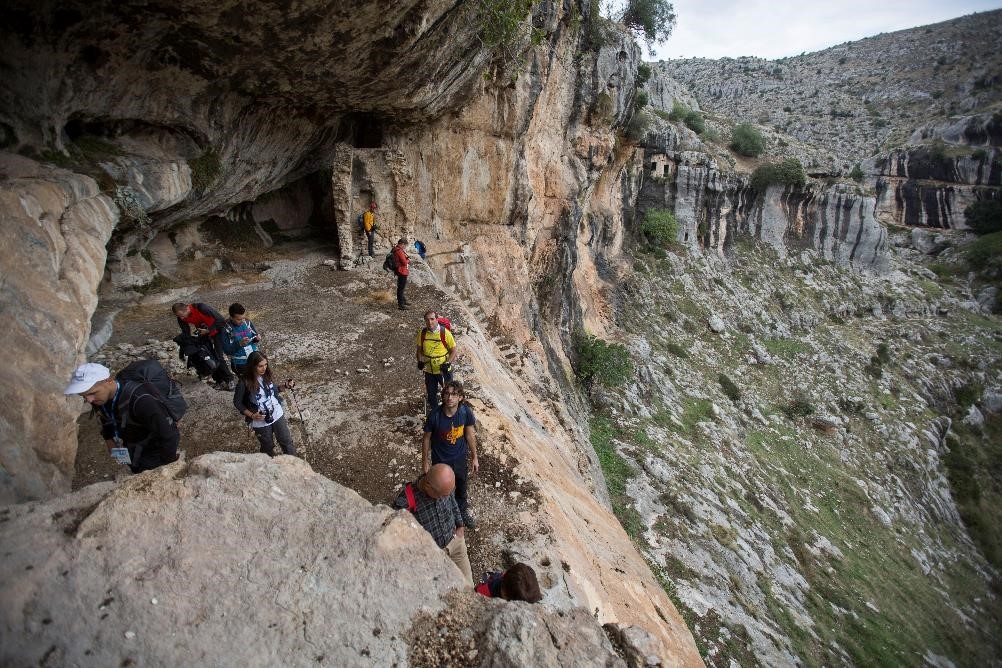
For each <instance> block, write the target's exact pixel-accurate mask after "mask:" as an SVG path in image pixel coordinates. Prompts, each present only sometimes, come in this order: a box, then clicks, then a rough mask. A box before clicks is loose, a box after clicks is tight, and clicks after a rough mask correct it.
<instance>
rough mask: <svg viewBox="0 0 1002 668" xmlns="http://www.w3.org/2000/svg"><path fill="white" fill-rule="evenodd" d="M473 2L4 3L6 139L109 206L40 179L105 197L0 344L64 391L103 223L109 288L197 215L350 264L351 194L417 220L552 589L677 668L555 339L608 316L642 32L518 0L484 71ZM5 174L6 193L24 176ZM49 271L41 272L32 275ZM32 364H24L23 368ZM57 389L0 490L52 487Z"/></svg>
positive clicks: (148, 271)
mask: <svg viewBox="0 0 1002 668" xmlns="http://www.w3.org/2000/svg"><path fill="white" fill-rule="evenodd" d="M471 7H472V5H467V4H463V3H461V4H459V5H446V4H444V3H430V4H429V3H414V4H402V3H394V6H393V8H392V9H387V8H386V7H385V6H384V4H383V3H368V4H365V3H363V4H362V5H361V6H357V5H356V6H355V7H353V9H352V10H351V15H350V16H347V15H344V14H342V13H340V12H341V10H339V9H338V8H333V9H329V8H325V11H324V12H321V11H320V10H319V9H318V8H319V5H315V4H309V3H307V4H300V5H297V8H296V9H293V10H289V11H288V12H281V13H278V12H276V11H275V10H274V9H272V8H271V7H269V6H265V5H264V4H260V3H246V2H240V3H235V2H233V3H221V4H220V3H217V4H216V5H213V6H212V7H206V6H202V5H194V4H193V5H191V6H188V5H181V6H178V5H176V4H175V5H167V4H163V3H160V4H158V3H154V4H153V5H147V6H146V8H145V9H144V14H143V16H141V17H140V16H135V17H134V16H130V15H126V14H124V13H123V12H124V11H125V10H119V8H118V6H117V5H113V4H112V3H107V4H100V5H97V6H90V5H87V6H84V5H83V4H82V3H81V4H79V5H74V4H72V3H71V4H70V5H65V4H61V5H59V7H58V8H57V7H56V5H55V3H51V4H42V5H28V4H27V3H14V4H13V5H9V6H7V7H5V9H4V10H3V11H4V18H5V19H7V20H6V21H4V25H5V26H7V30H8V31H9V33H10V34H9V35H7V40H6V44H5V47H4V51H3V63H4V64H5V65H7V66H8V69H10V70H12V71H14V72H16V75H15V76H13V77H11V78H5V80H4V82H3V84H0V101H2V114H3V117H2V119H0V121H2V122H3V124H4V125H3V132H4V138H5V144H6V145H7V146H8V147H11V148H15V147H16V148H18V150H20V151H22V152H25V153H32V154H34V155H36V156H39V157H48V158H51V155H52V154H48V153H43V149H45V150H50V151H59V150H61V149H65V151H66V154H67V155H65V156H64V157H63V158H59V159H60V160H65V161H67V162H68V163H69V164H71V165H72V166H74V167H76V168H78V169H80V170H81V171H86V172H88V173H92V174H93V175H94V176H95V177H96V178H97V179H98V181H99V182H100V183H101V184H102V187H103V188H105V189H106V190H107V191H108V192H109V193H110V194H111V193H113V194H114V195H115V202H116V208H117V209H118V210H120V211H121V212H122V221H121V222H120V223H119V224H118V226H117V227H116V226H115V209H114V208H111V207H110V206H108V202H109V200H108V198H107V197H101V196H99V195H98V191H97V186H96V185H94V184H95V182H94V181H93V180H91V179H87V178H85V177H81V176H79V175H73V174H71V173H68V174H67V175H66V176H65V177H64V176H58V177H53V180H54V181H56V182H58V180H59V179H62V178H67V179H78V180H79V181H80V182H81V183H84V184H88V185H89V187H90V188H91V190H90V191H87V194H88V195H90V196H92V198H93V199H95V200H96V201H97V202H99V203H102V204H103V205H104V206H105V207H106V211H104V212H102V213H103V214H105V215H104V217H103V218H102V217H100V216H99V217H97V220H99V221H104V222H103V224H102V225H98V226H97V227H98V231H99V232H100V234H97V235H96V237H97V239H98V240H99V241H98V242H97V243H96V244H93V245H92V247H90V248H87V249H86V251H87V252H83V253H81V254H80V264H81V265H82V267H83V269H82V273H83V275H85V276H86V277H87V279H88V281H87V283H86V285H85V286H84V287H85V288H86V289H84V290H82V292H83V293H85V295H84V296H81V297H79V298H78V299H77V302H76V303H68V304H65V305H63V304H61V305H59V306H58V307H53V308H51V309H50V310H49V311H48V313H50V314H52V317H53V318H61V319H62V320H64V321H70V322H76V323H81V324H82V326H81V327H80V328H79V330H73V329H69V330H67V331H59V332H56V333H54V334H53V338H55V339H56V345H48V346H47V348H46V350H41V351H35V350H32V349H31V348H30V346H29V345H28V344H27V343H25V344H24V345H23V346H21V347H18V348H17V349H16V352H17V353H20V352H22V351H25V352H27V351H30V352H31V353H32V354H33V356H34V359H37V360H38V364H39V365H42V366H44V367H45V369H46V372H47V373H48V374H49V375H50V376H51V378H52V379H54V380H51V381H50V384H53V387H45V388H41V389H42V390H44V391H45V394H46V396H50V397H55V399H53V400H54V401H58V402H63V400H62V399H61V398H60V397H59V390H61V385H62V383H63V382H64V380H65V378H66V377H67V375H68V373H69V371H70V369H72V367H73V365H74V364H76V363H77V362H78V361H80V360H81V359H82V353H83V350H84V343H85V342H86V340H87V335H88V333H89V332H88V329H89V328H88V327H87V326H86V324H85V323H86V322H87V321H88V320H89V318H90V316H91V314H92V313H93V311H94V306H95V301H96V298H95V294H96V291H97V283H98V279H99V277H100V275H101V273H102V272H103V271H104V270H105V255H104V252H105V251H104V245H103V244H104V243H106V242H108V241H109V238H110V243H109V245H108V249H109V251H110V259H109V261H108V265H107V272H106V274H107V276H106V277H107V281H106V283H105V288H104V289H105V292H104V294H105V296H108V297H111V296H117V297H119V298H121V297H122V296H126V295H127V294H128V293H127V292H126V291H127V290H128V289H129V288H130V287H131V286H134V285H138V284H142V283H146V282H148V281H149V280H150V279H151V278H152V277H153V276H154V275H155V273H156V272H158V271H160V269H159V268H158V267H164V268H169V266H170V264H171V255H172V254H173V255H174V256H175V259H176V255H177V254H178V253H181V252H183V251H185V250H186V249H188V248H190V245H191V244H192V243H193V242H194V241H196V240H197V239H198V237H199V236H200V232H199V231H198V227H199V225H200V224H201V223H202V222H203V221H204V220H206V219H208V218H210V217H212V218H213V220H214V224H218V223H219V221H220V220H223V221H225V222H224V223H223V224H228V225H232V226H234V227H238V226H241V225H249V226H253V227H254V228H255V231H256V232H258V234H259V236H262V238H263V237H264V236H265V235H266V234H267V231H266V230H265V229H264V227H266V223H269V222H270V223H274V224H275V227H276V228H279V229H290V228H296V227H301V226H302V224H303V221H308V222H310V223H311V224H316V225H319V226H320V227H322V228H323V232H324V233H326V234H329V237H328V238H330V239H333V241H334V242H335V245H336V247H337V249H338V254H339V256H340V262H341V264H342V266H344V267H350V266H352V265H353V264H354V261H355V257H356V255H357V252H358V248H357V246H356V245H355V241H354V240H353V239H352V226H353V225H354V216H355V214H356V213H357V211H358V210H359V209H360V208H361V206H362V205H364V204H366V203H368V202H369V201H375V202H376V203H377V206H378V211H379V223H380V226H381V235H382V239H381V242H385V241H386V240H395V238H396V237H398V236H407V237H408V238H414V237H417V238H421V239H422V240H425V241H426V243H427V244H428V245H429V247H430V250H431V251H432V254H431V255H430V264H431V266H432V268H433V269H435V271H436V275H437V277H438V280H440V281H441V282H442V283H443V284H444V285H445V286H446V287H448V288H451V289H454V290H455V291H456V293H457V294H458V295H459V296H461V297H462V298H463V299H464V300H465V301H466V302H467V303H469V304H470V305H471V316H472V317H473V318H474V319H477V320H479V321H480V322H482V323H483V324H484V325H485V326H487V328H488V331H489V332H490V333H491V334H492V337H491V339H490V340H489V341H490V343H488V341H484V342H483V343H484V348H483V350H478V351H477V354H476V355H475V356H474V361H473V363H474V365H475V366H477V368H478V369H479V370H481V371H482V372H483V373H484V374H488V375H489V373H492V372H493V373H496V374H497V379H496V385H497V388H496V392H497V394H498V396H500V397H503V398H504V402H503V408H504V414H505V415H506V416H508V418H507V421H506V422H505V424H503V425H498V428H499V429H507V430H510V432H511V433H512V434H513V439H512V440H513V442H514V443H516V444H517V447H518V448H519V450H518V451H517V455H518V458H519V459H520V461H523V462H526V465H527V466H531V467H533V469H534V470H537V471H540V472H546V473H539V474H538V475H540V476H541V478H542V480H541V484H542V485H544V486H549V487H548V489H551V490H552V499H551V501H550V502H549V504H548V508H547V512H548V513H550V516H551V517H552V518H554V522H553V523H554V526H555V532H556V534H557V535H556V536H555V540H556V541H557V542H558V543H560V544H561V545H563V546H565V547H566V552H567V555H568V559H569V560H571V561H572V562H573V563H574V564H575V565H576V566H575V575H574V578H573V579H572V581H571V584H570V585H569V589H568V596H569V597H570V598H571V599H572V600H574V601H580V602H583V603H587V604H588V605H589V609H592V608H599V607H600V608H601V610H602V621H607V620H622V621H625V622H628V623H639V624H642V625H645V626H646V627H648V628H649V630H650V631H651V633H652V635H653V636H654V641H653V642H654V646H655V649H654V653H655V654H658V655H660V656H662V657H666V658H667V659H668V660H669V661H672V662H676V663H678V664H681V665H697V664H699V663H700V660H699V656H698V653H697V651H696V648H695V645H694V643H693V642H692V639H691V637H690V636H689V634H688V632H687V631H686V629H685V628H684V625H683V623H682V622H681V620H680V618H679V617H678V616H677V614H675V613H674V612H673V606H672V604H671V601H670V600H669V599H668V597H667V595H666V594H665V592H664V591H663V590H662V589H661V587H660V586H659V585H658V583H657V581H656V579H655V578H654V577H653V576H652V574H651V573H650V571H649V569H648V566H647V564H646V563H645V562H644V560H643V559H642V558H641V557H640V555H639V554H638V553H637V552H636V550H635V549H634V548H633V546H632V545H631V544H630V543H629V540H628V538H627V537H626V535H625V533H624V532H623V530H622V528H621V527H620V526H619V524H618V522H617V521H616V520H615V518H614V517H613V516H612V515H611V513H610V512H609V511H608V508H607V507H604V506H603V503H602V502H603V500H604V499H605V492H604V484H603V481H602V475H601V470H600V469H599V467H598V466H597V463H596V461H595V455H594V453H593V452H592V451H591V449H590V448H589V447H588V445H587V441H586V433H585V430H584V428H583V426H582V424H583V421H582V420H581V419H580V416H581V413H580V412H579V411H580V409H581V408H582V405H583V404H582V402H583V399H582V397H581V396H580V395H579V394H578V392H577V389H576V387H575V385H574V384H573V383H572V382H571V380H572V379H571V372H570V365H569V364H568V362H567V358H566V353H565V352H564V351H565V349H566V347H567V343H568V342H569V338H570V333H571V332H572V331H573V330H574V329H576V328H579V327H582V326H584V327H585V328H587V329H588V330H589V331H592V332H597V333H601V332H603V331H605V330H606V329H607V328H608V329H612V328H613V325H612V319H611V315H612V307H611V302H610V300H609V295H611V294H612V292H613V290H612V288H613V286H614V285H615V282H616V280H617V277H618V276H619V275H620V272H621V271H622V270H623V267H624V265H625V263H626V260H625V259H624V258H623V257H622V256H621V254H620V250H621V248H622V243H623V239H624V228H623V225H622V213H623V211H624V209H626V208H627V207H628V203H629V202H631V201H632V200H633V198H635V196H636V186H637V181H636V174H638V172H639V169H640V165H639V163H638V162H637V155H636V154H635V152H634V150H633V148H632V147H629V146H623V145H620V143H619V141H618V140H617V136H616V132H615V128H616V127H617V126H620V125H622V124H623V123H624V122H625V121H626V120H627V119H628V118H629V116H630V113H631V109H632V101H633V95H634V86H633V82H634V80H635V76H636V69H637V65H638V63H639V58H640V50H639V48H638V47H637V46H636V45H635V44H634V43H633V41H632V40H631V39H630V38H629V37H627V36H626V35H621V36H619V37H616V38H610V39H609V40H607V44H606V45H605V46H603V47H602V48H601V49H599V50H597V51H593V52H586V53H584V54H581V53H579V48H580V47H579V43H580V42H579V40H580V35H579V33H578V22H577V19H578V17H580V16H582V15H584V16H585V17H586V18H587V11H588V10H587V7H578V6H573V7H571V6H568V7H564V6H556V5H552V4H541V5H540V6H539V8H537V10H536V13H535V14H534V15H533V16H532V17H531V22H532V24H533V25H534V26H535V27H536V28H537V29H539V30H540V31H542V33H543V34H544V35H545V36H546V38H547V39H546V40H545V41H544V43H543V44H542V45H541V46H539V47H538V48H535V49H533V50H531V51H529V52H528V62H527V67H526V70H525V71H523V72H522V73H521V74H520V75H519V76H517V77H516V78H515V79H514V80H513V83H512V84H510V85H505V84H503V83H500V82H504V81H505V79H504V77H503V76H502V77H500V78H499V79H498V80H497V82H490V83H488V82H486V81H485V80H484V78H483V77H482V76H481V74H482V72H483V69H484V67H483V66H484V64H485V63H487V61H488V53H487V50H486V49H484V48H483V46H482V44H481V43H480V41H479V40H478V37H477V32H476V31H475V30H473V29H472V28H471V25H477V21H476V17H472V16H471V14H470V12H471V11H472V10H471ZM140 24H141V25H142V27H143V29H142V31H139V30H137V29H136V28H137V26H138V25H140ZM36 80H42V81H43V85H42V86H34V85H33V82H35V81H36ZM35 88H38V89H39V90H35ZM95 139H96V140H97V141H94V140H95ZM29 164H30V165H34V164H35V163H29ZM95 167H96V168H95ZM32 168H35V167H32ZM316 174H321V175H323V176H325V177H326V179H327V182H328V186H329V190H327V191H326V192H323V193H321V195H320V196H315V195H304V194H299V195H296V193H308V192H311V191H312V190H313V187H314V186H315V184H316V179H315V175H316ZM49 183H50V181H45V182H44V185H46V186H48V184H49ZM4 187H5V188H7V189H8V190H9V191H10V192H11V193H13V194H12V197H13V198H23V193H24V192H25V185H24V184H23V183H21V182H19V181H17V180H16V179H7V180H6V181H5V183H4ZM262 195H267V196H266V197H262ZM306 198H312V199H310V200H309V201H307V202H304V199H306ZM73 203H75V200H70V201H67V202H66V203H65V204H63V207H64V208H68V207H69V206H70V205H71V204H73ZM51 215H52V216H58V215H60V214H59V209H58V208H57V209H54V213H53V214H51ZM318 218H319V219H320V220H319V221H318V220H317V219H318ZM66 219H67V218H66V216H65V215H63V220H66ZM280 221H282V222H281V223H280ZM64 224H65V223H64ZM112 228H114V229H112ZM64 231H66V230H64ZM314 231H316V230H314ZM15 243H16V245H17V246H19V247H21V246H24V247H29V246H30V245H31V243H32V239H31V237H30V235H28V234H27V233H25V234H24V235H22V236H20V237H19V238H18V239H17V240H16V242H15ZM47 253H48V254H53V253H54V251H47ZM46 257H48V255H46ZM5 262H6V260H5ZM154 265H156V266H154ZM58 286H59V283H58V279H57V277H56V275H53V276H51V277H50V278H49V279H48V280H47V281H46V282H45V284H44V289H45V292H44V293H43V294H48V293H49V292H55V291H57V289H58ZM84 297H86V298H84ZM18 299H22V300H23V301H24V303H25V304H26V306H25V310H29V309H35V308H38V307H39V305H41V304H43V303H44V300H43V299H41V298H38V297H35V296H34V295H32V294H31V293H29V292H28V291H27V290H22V292H21V293H19V294H18ZM492 345H497V346H499V349H494V348H492V347H490V346H492ZM504 351H514V352H515V355H516V357H517V358H518V360H519V364H518V365H517V370H516V371H515V372H513V371H512V369H511V367H512V366H515V365H514V364H509V363H506V364H500V363H499V362H498V359H499V358H500V357H501V354H502V352H504ZM35 377H43V374H42V373H41V371H39V370H37V369H36V370H35V373H34V374H31V377H30V378H29V379H28V381H31V382H33V381H34V379H35ZM55 379H57V380H55ZM4 380H5V381H6V380H7V377H5V378H4ZM31 382H26V383H25V387H26V388H27V387H31ZM56 382H58V383H59V385H60V386H59V387H58V388H57V387H55V385H54V383H56ZM33 396H34V395H33ZM74 406H75V404H74ZM60 410H61V412H60V413H57V416H58V415H61V416H62V418H57V420H55V421H54V422H53V424H55V425H56V426H57V428H58V429H60V430H61V432H60V433H61V434H63V435H64V437H63V438H62V439H61V440H59V439H56V440H54V441H53V442H52V444H51V445H49V446H47V447H50V448H53V449H54V451H55V452H56V454H57V455H58V462H59V464H58V466H57V467H55V468H56V469H57V472H56V473H57V475H56V474H54V475H53V476H52V477H53V478H54V479H53V480H51V481H49V480H47V479H45V478H44V477H43V476H42V475H41V474H40V473H39V471H40V470H43V469H44V465H43V464H42V463H41V461H42V460H41V459H40V457H39V456H36V455H32V454H31V450H30V449H28V448H24V447H18V446H12V447H10V448H8V449H7V450H5V451H4V466H5V467H7V470H8V471H15V472H16V474H17V475H16V476H13V475H12V476H10V477H9V478H8V479H7V480H5V482H6V483H7V485H6V486H7V488H8V489H7V491H6V494H7V495H8V498H9V499H25V498H37V497H41V496H46V495H49V494H53V493H58V492H60V491H62V490H64V489H65V487H66V481H67V479H68V478H67V476H68V474H69V472H70V471H71V468H72V462H73V451H74V444H73V443H72V442H71V438H72V429H73V423H72V417H73V416H72V414H71V411H70V410H69V409H68V408H67V404H65V403H64V404H63V406H62V407H61V409H60ZM529 416H532V419H529ZM18 437H19V438H20V439H22V440H23V441H24V442H27V443H32V444H34V443H36V442H42V439H43V438H44V437H45V434H44V432H43V431H40V430H38V429H34V430H33V429H32V428H31V427H30V426H29V425H27V424H24V425H22V428H21V429H20V431H19V433H18ZM7 442H9V443H13V442H12V441H7ZM34 447H35V448H36V449H39V448H40V447H41V446H34ZM25 453H28V454H27V455H25ZM19 458H24V459H26V460H27V461H22V460H21V459H19ZM557 461H559V462H560V464H561V465H560V467H559V468H558V469H557V468H555V467H554V462H557ZM551 468H554V470H558V471H559V473H553V474H552V475H553V476H556V479H552V480H551V479H549V475H550V474H549V473H548V472H549V470H550V469H551ZM26 480H32V481H35V482H34V483H32V484H33V485H34V486H29V485H27V484H25V482H24V481H26ZM582 508H585V509H587V510H586V511H584V513H583V511H582ZM582 513H583V514H582ZM585 518H587V519H585Z"/></svg>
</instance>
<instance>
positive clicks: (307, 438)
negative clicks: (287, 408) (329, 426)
mask: <svg viewBox="0 0 1002 668" xmlns="http://www.w3.org/2000/svg"><path fill="white" fill-rule="evenodd" d="M294 382H295V381H293V380H292V379H291V378H290V379H289V380H287V381H285V386H286V387H287V388H288V389H289V394H290V395H291V396H292V403H294V404H296V412H297V413H299V426H300V427H301V428H302V430H303V441H305V442H306V445H309V444H310V432H308V431H307V430H306V419H305V418H304V417H303V407H302V406H301V405H300V403H299V397H297V396H296V390H295V388H293V387H292V386H291V385H289V383H294Z"/></svg>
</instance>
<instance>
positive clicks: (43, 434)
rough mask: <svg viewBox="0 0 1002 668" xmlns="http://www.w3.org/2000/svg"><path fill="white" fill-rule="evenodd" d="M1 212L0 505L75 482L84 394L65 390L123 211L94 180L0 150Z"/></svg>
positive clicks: (36, 496)
mask: <svg viewBox="0 0 1002 668" xmlns="http://www.w3.org/2000/svg"><path fill="white" fill-rule="evenodd" d="M0 216H2V224H0V238H2V242H0V246H2V247H3V248H4V249H5V252H4V253H3V254H2V257H0V274H2V275H3V288H2V297H0V303H2V305H3V311H4V313H5V318H4V321H5V323H6V329H7V331H6V335H5V337H4V339H5V348H6V350H7V351H8V363H7V364H4V365H3V367H2V369H3V370H2V371H0V383H2V384H3V386H4V387H5V388H6V393H7V399H6V400H5V401H4V402H3V405H2V407H0V503H11V502H14V501H19V500H24V499H40V498H45V497H48V496H50V495H51V494H53V493H56V492H62V491H66V490H68V489H69V485H70V479H71V477H72V473H73V460H74V456H75V453H76V429H75V426H74V420H75V418H76V414H77V409H78V407H79V399H69V400H68V399H65V398H64V397H63V388H65V387H66V383H67V381H68V379H69V377H70V374H71V373H72V371H73V369H74V367H75V366H76V360H77V354H78V352H79V351H82V350H83V347H84V345H85V344H86V343H87V339H88V337H89V335H90V315H91V313H93V312H94V309H95V308H96V306H97V287H98V283H99V282H100V281H101V275H102V273H103V271H104V262H105V244H106V243H107V242H108V238H109V237H110V236H111V232H112V229H113V228H114V226H115V223H116V222H117V220H118V212H117V210H116V209H115V208H114V206H113V205H112V204H111V201H110V200H109V199H108V198H107V197H105V196H103V195H101V194H100V193H99V191H98V188H97V184H96V183H94V181H93V179H91V178H89V177H86V176H81V175H80V174H73V173H71V172H68V171H66V170H62V169H55V168H51V167H46V166H42V165H39V164H37V163H35V162H33V161H31V160H27V159H25V158H21V157H19V156H14V155H11V154H7V153H0Z"/></svg>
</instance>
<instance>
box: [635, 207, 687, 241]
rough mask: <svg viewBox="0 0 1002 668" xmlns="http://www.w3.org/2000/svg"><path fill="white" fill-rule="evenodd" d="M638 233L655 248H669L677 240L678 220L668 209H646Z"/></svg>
mask: <svg viewBox="0 0 1002 668" xmlns="http://www.w3.org/2000/svg"><path fill="white" fill-rule="evenodd" d="M640 231H641V232H642V233H643V235H644V236H645V237H647V240H648V241H649V242H650V243H652V244H654V245H655V246H661V247H667V246H671V245H673V244H674V243H675V242H676V240H677V239H678V220H677V219H676V218H675V214H674V213H672V212H671V211H669V210H668V209H648V210H647V211H645V212H644V222H643V223H641V225H640Z"/></svg>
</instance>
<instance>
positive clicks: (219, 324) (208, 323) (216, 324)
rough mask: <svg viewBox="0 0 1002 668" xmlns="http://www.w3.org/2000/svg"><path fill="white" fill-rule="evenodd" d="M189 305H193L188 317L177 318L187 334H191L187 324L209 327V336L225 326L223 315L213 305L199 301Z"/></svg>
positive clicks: (182, 329)
mask: <svg viewBox="0 0 1002 668" xmlns="http://www.w3.org/2000/svg"><path fill="white" fill-rule="evenodd" d="M189 306H190V307H191V312H190V313H189V314H188V317H187V318H178V319H177V323H178V325H180V327H181V331H182V332H184V333H185V334H191V331H190V330H188V328H187V327H186V325H194V326H195V327H196V328H198V327H207V328H208V329H209V336H215V335H216V334H218V333H219V330H220V329H222V328H223V318H222V316H221V315H219V313H218V312H217V311H216V310H215V309H214V308H212V307H211V306H208V305H207V304H199V303H195V304H189Z"/></svg>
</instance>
